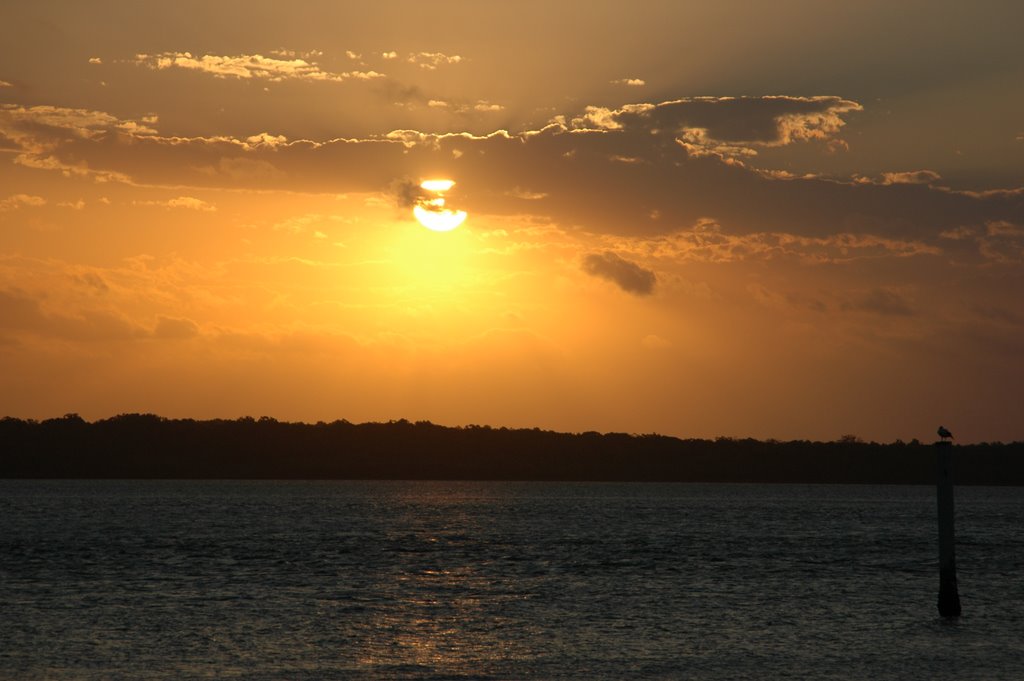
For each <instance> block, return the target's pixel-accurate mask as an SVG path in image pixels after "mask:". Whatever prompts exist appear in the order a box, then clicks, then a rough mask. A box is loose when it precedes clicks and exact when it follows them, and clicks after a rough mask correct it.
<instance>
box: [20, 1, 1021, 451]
mask: <svg viewBox="0 0 1024 681" xmlns="http://www.w3.org/2000/svg"><path fill="white" fill-rule="evenodd" d="M1021 26H1024V5H1022V4H1021V3H1018V2H1009V1H1007V2H979V3H962V2H942V1H940V2H923V1H915V0H908V1H907V2H899V3H892V2H872V1H867V2H864V1H859V2H834V3H819V2H805V1H799V0H798V1H789V2H780V3H748V2H720V1H716V2H687V1H684V0H679V1H672V2H634V3H622V2H601V1H591V2H585V3H584V2H578V3H577V2H564V3H551V2H517V3H482V2H481V3H470V2H429V3H425V2H417V3H414V2H375V3H338V2H319V3H317V2H309V3H292V4H289V3H276V2H274V3H270V2H253V1H248V2H218V3H207V2H175V3H159V4H158V3H123V2H89V3H81V2H70V1H69V2H19V1H15V2H6V3H4V4H3V5H0V414H3V415H11V416H18V417H23V418H25V417H28V418H48V417H53V416H59V415H61V414H64V413H66V412H77V413H79V414H81V415H82V416H84V417H86V418H89V419H95V418H105V417H108V416H112V415H115V414H118V413H123V412H154V413H158V414H161V415H163V416H169V417H193V418H212V417H227V418H234V417H238V416H242V415H252V416H260V415H269V416H273V417H275V418H278V419H282V420H303V421H317V420H326V421H330V420H334V419H338V418H346V419H348V420H350V421H367V420H377V421H382V420H389V419H398V418H407V419H409V420H421V419H427V420H431V421H434V422H436V423H442V424H446V425H465V424H471V423H477V424H490V425H495V426H502V425H504V426H514V427H533V426H537V427H541V428H547V429H555V430H566V431H583V430H598V431H623V432H635V433H647V432H659V433H664V434H670V435H679V436H683V437H715V436H719V435H726V436H740V437H745V436H752V437H758V438H770V437H774V438H779V439H803V438H807V439H834V438H837V437H839V436H840V435H843V434H848V433H849V434H855V435H859V436H860V437H863V438H865V439H875V440H879V441H891V440H894V439H897V438H901V439H904V440H910V439H911V438H920V439H922V440H925V441H930V440H931V439H932V438H934V432H935V428H936V427H937V426H938V424H939V423H942V424H944V425H946V426H947V427H949V428H950V429H951V430H952V431H953V432H954V433H956V434H957V436H958V438H960V439H961V440H963V441H994V440H1003V441H1009V440H1020V439H1024V399H1022V398H1021V397H1020V394H1021V390H1022V388H1021V386H1024V269H1022V264H1024V88H1022V87H1021V85H1022V83H1024V48H1022V47H1021V45H1022V42H1021V40H1020V39H1019V35H1018V34H1019V30H1020V27H1021ZM438 179H447V180H451V181H454V183H455V184H454V185H452V186H451V188H450V189H447V190H446V191H443V192H437V191H433V192H432V191H428V190H425V189H423V188H421V186H420V184H421V183H422V182H423V181H425V180H438ZM428 186H429V185H428ZM438 198H443V200H444V202H445V203H444V205H443V206H442V205H440V204H436V203H431V202H432V201H436V200H437V199H438ZM415 206H420V207H421V208H422V209H424V210H426V211H428V212H432V214H434V215H436V214H440V213H441V212H442V211H443V210H450V211H452V213H449V214H446V215H454V214H455V213H454V211H465V212H466V213H467V216H468V217H466V219H465V222H463V223H462V224H461V225H459V226H458V227H456V228H454V229H452V230H451V231H447V232H437V231H432V230H428V229H425V228H424V227H423V226H422V225H421V224H420V222H419V221H417V219H416V218H415V217H414V216H413V209H414V207H415ZM442 217H443V216H442ZM427 219H429V217H428V218H427Z"/></svg>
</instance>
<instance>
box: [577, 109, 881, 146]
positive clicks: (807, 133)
mask: <svg viewBox="0 0 1024 681" xmlns="http://www.w3.org/2000/svg"><path fill="white" fill-rule="evenodd" d="M862 108H863V107H861V105H860V104H858V103H857V102H854V101H851V100H847V99H842V98H840V97H789V96H765V97H692V98H685V99H676V100H671V101H666V102H660V103H658V104H650V103H642V104H628V105H626V106H623V107H621V108H618V109H608V108H604V107H596V106H588V107H586V108H585V109H584V112H583V114H581V115H579V116H577V117H575V118H573V119H572V127H573V128H577V129H589V128H595V129H599V130H622V131H625V132H631V131H642V132H645V133H648V134H655V135H659V136H662V137H667V138H668V139H672V140H675V139H682V140H685V141H686V142H687V143H688V144H691V145H693V146H697V147H704V148H706V149H709V150H713V151H721V152H722V153H724V154H726V155H736V154H737V153H740V154H742V153H750V152H754V153H756V148H757V147H778V146H785V145H787V144H792V143H794V142H801V141H808V140H828V139H830V138H832V137H833V136H834V135H835V134H836V133H838V132H839V130H840V129H842V127H843V126H844V125H846V121H845V119H844V116H845V115H846V114H849V113H851V112H854V111H860V110H862ZM733 150H737V151H733ZM739 150H742V151H739Z"/></svg>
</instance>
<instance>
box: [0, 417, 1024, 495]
mask: <svg viewBox="0 0 1024 681" xmlns="http://www.w3.org/2000/svg"><path fill="white" fill-rule="evenodd" d="M954 461H955V463H954V475H955V478H956V482H957V484H974V485H1020V484H1024V442H1013V443H1009V444H1003V443H999V442H997V443H981V444H973V445H954ZM0 477H5V478H182V479H198V478H211V479H227V478H249V479H409V480H428V479H433V480H592V481H605V480H606V481H679V482H793V483H899V484H934V482H935V453H934V450H933V448H932V446H931V445H928V444H922V443H920V442H918V441H917V440H912V441H911V442H909V443H904V442H901V441H896V442H893V443H888V444H880V443H876V442H863V441H861V440H860V439H859V438H857V437H855V436H852V435H846V436H843V437H841V438H839V439H838V440H836V441H832V442H812V441H806V440H796V441H789V442H780V441H777V440H755V439H749V438H747V439H734V438H725V437H722V438H717V439H715V440H705V439H679V438H675V437H668V436H664V435H656V434H648V435H635V434H626V433H603V434H602V433H597V432H585V433H560V432H554V431H547V430H540V429H538V428H532V429H509V428H492V427H490V426H476V425H471V426H463V427H448V426H440V425H436V424H433V423H430V422H428V421H418V422H415V423H412V422H409V421H406V420H404V419H403V420H399V421H389V422H387V423H361V424H355V423H350V422H348V421H345V420H339V421H333V422H331V423H324V422H318V423H315V424H307V423H291V422H283V421H277V420H275V419H272V418H269V417H262V418H259V419H254V418H251V417H245V418H240V419H235V420H225V419H215V420H203V421H197V420H192V419H167V418H163V417H160V416H156V415H154V414H122V415H120V416H115V417H113V418H109V419H103V420H98V421H94V422H88V421H85V420H84V419H82V418H81V417H79V416H78V415H77V414H67V415H65V416H64V417H62V418H54V419H47V420H44V421H35V420H22V419H16V418H11V417H6V418H3V419H0Z"/></svg>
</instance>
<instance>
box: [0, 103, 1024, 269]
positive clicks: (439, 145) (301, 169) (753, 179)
mask: <svg viewBox="0 0 1024 681" xmlns="http://www.w3.org/2000/svg"><path fill="white" fill-rule="evenodd" d="M857 108H859V105H857V104H856V103H854V102H851V101H849V100H844V99H840V98H838V97H811V98H798V97H760V98H737V99H725V98H702V99H692V100H676V101H672V102H663V103H661V104H646V105H634V106H632V107H623V108H622V109H618V110H600V112H598V110H591V115H592V116H594V117H597V118H600V117H601V116H604V117H605V119H607V120H604V119H602V120H604V123H603V124H602V125H600V126H599V125H597V124H596V123H595V124H593V125H592V126H591V127H590V128H588V129H580V128H574V127H572V125H573V124H572V123H571V122H570V123H565V124H563V123H554V124H552V125H549V126H547V127H545V128H544V129H542V130H536V131H526V132H523V133H519V134H510V133H507V132H504V131H498V132H496V133H492V134H490V135H485V136H474V135H470V134H466V133H459V134H443V135H436V134H427V133H421V132H418V131H410V130H404V131H396V132H394V133H391V134H389V135H387V136H385V137H379V138H371V139H343V138H338V139H333V140H328V141H324V142H317V141H310V140H296V141H291V142H287V141H282V140H281V138H279V137H274V138H273V139H274V140H275V142H274V143H273V144H264V143H258V144H257V143H250V141H249V140H239V139H234V138H227V137H216V138H203V137H194V138H179V137H164V136H161V135H159V134H154V132H153V131H150V130H148V129H137V128H135V127H132V126H129V125H126V124H125V122H124V121H119V120H117V119H115V118H113V117H112V116H109V115H108V114H104V113H102V112H90V111H84V110H64V109H59V108H57V107H46V108H42V109H40V108H35V109H33V110H29V109H25V108H15V109H11V108H10V107H8V108H7V109H0V134H3V135H5V136H6V138H7V139H9V140H15V141H16V142H17V144H18V145H19V147H20V148H21V149H22V151H23V153H22V154H20V155H19V156H18V159H19V162H21V163H23V164H25V165H30V166H33V167H39V168H46V169H52V170H60V171H64V172H70V173H78V174H85V173H95V174H97V175H98V176H100V177H101V178H103V179H119V180H122V181H130V182H135V183H140V184H149V185H164V186H170V185H173V186H175V187H185V186H191V187H226V188H249V189H292V190H300V191H322V192H326V193H337V192H342V191H344V192H359V191H366V192H380V191H389V190H390V191H391V193H392V194H393V195H395V196H396V200H397V201H398V202H399V203H400V204H402V205H406V206H407V205H412V204H413V203H415V202H416V201H417V200H418V198H421V197H419V196H418V192H419V191H420V190H419V188H418V186H417V185H416V184H415V183H414V182H412V181H411V180H408V179H399V180H398V181H396V179H395V178H413V177H419V178H422V177H430V176H435V177H440V176H446V177H450V178H452V179H454V180H456V181H457V182H458V185H459V189H460V192H461V197H460V202H461V207H463V208H465V209H466V210H469V211H470V212H476V213H478V214H505V215H521V214H531V215H537V216H541V217H544V218H546V219H549V220H551V221H554V222H556V223H558V224H560V225H563V226H566V227H582V228H584V229H586V230H588V231H591V232H594V233H608V234H618V235H623V236H651V235H657V234H673V233H679V232H681V231H685V230H689V229H691V228H692V227H693V225H695V224H698V222H699V221H701V220H704V219H706V218H711V219H713V220H714V221H715V222H716V223H717V224H718V225H720V227H721V231H722V232H723V233H724V234H731V235H744V234H759V233H780V234H791V235H797V236H803V237H815V238H821V237H828V236H831V235H839V234H855V235H875V236H879V237H885V238H892V239H911V240H913V239H921V240H925V241H928V242H929V243H932V244H940V243H942V242H947V243H948V240H941V241H940V240H939V235H940V234H941V233H943V232H948V231H949V230H955V229H958V228H962V227H964V226H975V227H979V228H983V227H984V226H985V225H988V224H993V223H999V224H1004V223H1005V224H1007V225H1024V192H1014V191H1004V192H973V193H968V192H956V191H952V190H950V189H948V188H944V187H937V186H932V185H929V184H927V182H928V181H929V180H931V179H933V178H932V176H931V175H930V174H929V171H915V172H914V173H893V174H891V176H890V177H889V178H888V179H889V181H888V182H884V181H882V182H872V181H869V182H864V181H858V180H857V179H855V178H851V179H850V180H849V181H836V180H831V179H826V178H818V177H799V178H794V177H791V176H786V175H784V174H772V173H767V172H763V171H759V170H757V169H755V168H752V167H749V166H748V165H745V164H744V163H743V162H741V161H739V160H737V158H736V157H735V156H732V155H730V152H728V150H725V151H722V150H720V147H721V145H723V144H724V145H733V146H734V147H736V148H739V147H742V146H743V145H747V146H748V147H749V146H751V145H752V146H754V147H756V146H757V145H779V144H788V143H791V142H794V141H798V140H801V139H817V138H820V139H828V138H829V136H830V135H833V134H834V133H835V132H836V131H837V130H838V129H839V127H841V124H842V122H843V116H844V115H846V114H847V113H849V112H851V111H855V110H856V109H857ZM599 114H600V115H599ZM616 126H617V127H616ZM687 126H692V127H689V128H688V127H687ZM694 129H700V130H704V131H705V133H702V134H703V137H701V136H700V135H698V136H696V137H695V136H694V133H692V130H694ZM687 130H690V132H687ZM680 135H683V136H682V137H680ZM687 135H689V137H688V138H687V137H686V136H687ZM255 137H259V138H260V139H264V138H265V137H266V136H255ZM255 137H254V138H250V139H255ZM687 139H689V141H687ZM908 181H912V182H908ZM915 182H916V183H915ZM922 182H925V183H922ZM517 188H518V189H522V188H526V189H528V190H529V192H528V195H529V196H530V197H531V198H530V199H526V198H524V196H525V195H526V194H524V193H523V192H522V191H515V190H516V189H517ZM1004 242H1006V243H1008V240H1007V239H1006V238H1002V237H1001V238H1000V239H999V240H993V244H995V246H994V247H1002V245H1005V244H1004ZM1011 245H1012V244H1011ZM1017 255H1018V254H1017V253H1016V251H1015V252H1014V253H1013V254H1012V257H1014V258H1016V257H1017ZM988 257H990V259H995V257H994V256H988Z"/></svg>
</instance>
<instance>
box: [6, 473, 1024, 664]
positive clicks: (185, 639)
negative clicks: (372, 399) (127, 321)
mask: <svg viewBox="0 0 1024 681" xmlns="http://www.w3.org/2000/svg"><path fill="white" fill-rule="evenodd" d="M1022 510H1024V489H1022V488H958V490H957V534H958V543H957V552H958V565H959V577H960V596H961V600H962V602H963V607H964V615H963V617H961V618H960V619H959V620H953V621H946V620H943V619H941V618H939V617H938V615H937V611H936V607H935V601H936V592H937V587H938V574H937V572H938V570H937V567H936V562H937V557H936V553H937V549H936V542H937V539H936V528H935V501H934V490H933V489H930V488H927V487H864V486H787V485H780V486H758V485H685V484H673V485H655V484H591V483H576V484H560V483H553V484H544V483H495V482H480V483H474V482H467V483H444V482H434V483H430V482H416V483H409V482H242V481H239V482H178V481H145V482H143V481H0V679H18V680H31V679H56V680H62V679H187V678H246V679H730V680H732V679H759V680H760V679H779V678H809V679H868V678H871V679H957V680H958V681H965V680H970V679H985V680H994V679H1021V678H1024V579H1022V577H1024V529H1022V524H1021V515H1022Z"/></svg>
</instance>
